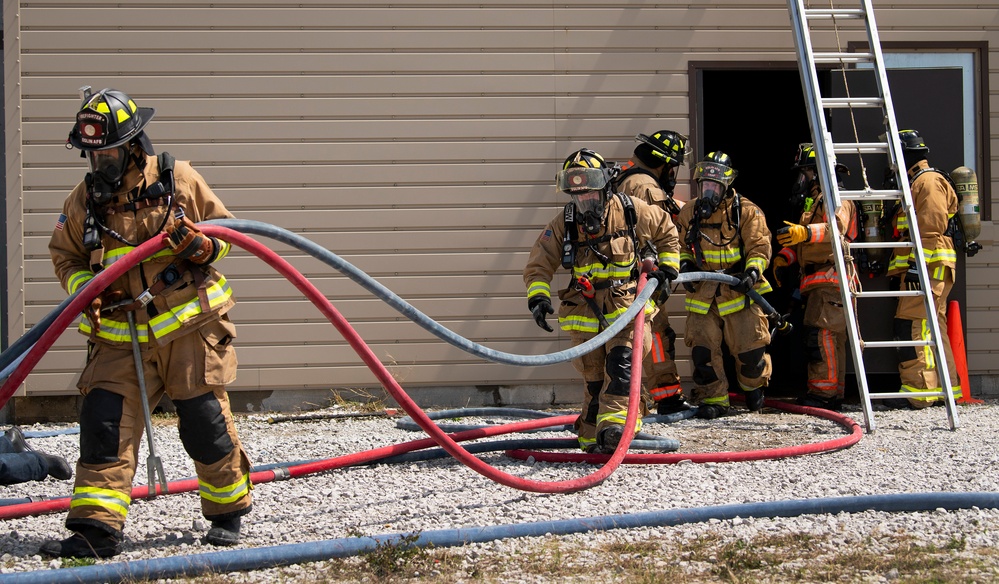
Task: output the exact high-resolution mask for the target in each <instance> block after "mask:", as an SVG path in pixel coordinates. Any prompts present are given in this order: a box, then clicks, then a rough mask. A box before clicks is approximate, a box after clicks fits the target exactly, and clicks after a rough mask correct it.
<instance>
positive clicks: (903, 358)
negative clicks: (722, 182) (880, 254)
mask: <svg viewBox="0 0 999 584" xmlns="http://www.w3.org/2000/svg"><path fill="white" fill-rule="evenodd" d="M944 278H945V279H943V280H937V279H935V278H932V277H931V278H930V286H931V288H932V291H933V302H934V304H935V305H936V312H937V313H936V319H937V324H938V326H939V327H940V336H941V339H940V340H941V341H942V343H943V350H944V355H945V357H946V359H947V371H948V373H949V377H950V385H951V391H952V393H953V394H954V399H958V398H960V397H961V382H960V380H959V378H958V375H957V365H956V364H955V363H954V351H953V350H952V349H951V346H950V337H949V336H948V335H947V296H948V295H950V291H951V288H953V287H954V281H953V279H952V277H951V275H950V273H949V272H948V273H947V274H946V275H945V276H944ZM904 285H905V282H904V281H903V282H902V283H901V284H900V286H904ZM929 338H930V328H929V325H928V323H927V321H926V305H925V303H924V302H923V298H922V296H911V297H901V298H899V299H898V308H897V309H896V310H895V339H896V340H909V339H911V340H913V341H922V340H929ZM898 354H899V357H898V360H899V363H898V373H899V376H900V377H901V378H902V388H901V389H900V391H903V392H912V393H919V392H921V391H922V392H925V391H941V390H942V388H943V385H942V382H941V381H940V377H939V375H938V372H937V371H938V370H937V364H936V360H935V359H934V354H933V350H932V349H931V348H930V347H928V346H925V347H899V349H898ZM942 400H943V398H939V397H932V398H910V399H909V403H911V404H912V405H913V406H915V407H917V408H925V407H927V406H929V405H932V403H933V402H935V401H942Z"/></svg>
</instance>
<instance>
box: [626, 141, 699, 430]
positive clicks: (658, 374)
mask: <svg viewBox="0 0 999 584" xmlns="http://www.w3.org/2000/svg"><path fill="white" fill-rule="evenodd" d="M635 139H636V140H637V141H638V142H639V144H638V145H637V146H635V152H634V156H632V157H631V160H629V161H628V162H627V163H625V164H624V165H623V166H622V167H621V173H620V174H619V175H618V176H617V177H616V178H615V179H614V184H615V186H616V190H617V191H618V192H621V193H624V194H626V195H631V196H632V197H634V198H636V199H641V200H643V201H645V202H646V203H648V204H649V205H654V206H657V207H659V208H661V209H663V210H664V211H666V212H667V213H669V214H670V215H671V217H670V218H671V219H673V220H674V222H675V220H676V215H677V214H678V213H679V212H680V205H679V204H677V203H676V201H674V200H673V189H674V188H675V187H676V174H677V171H678V170H679V168H680V166H682V165H683V163H684V157H685V156H689V155H690V150H689V146H688V141H687V137H686V136H684V135H682V134H678V133H677V132H673V131H670V130H661V131H659V132H656V133H655V134H652V135H651V136H646V135H645V134H639V135H638V136H637V137H636V138H635ZM675 343H676V332H674V331H673V327H671V326H670V325H669V313H668V312H667V311H666V307H665V306H661V307H660V309H659V312H658V313H657V314H656V317H655V319H653V321H652V349H651V350H650V351H649V353H648V354H647V355H646V357H645V361H644V362H643V363H642V374H643V376H644V386H645V389H646V391H648V393H649V395H650V397H651V398H652V400H653V402H655V404H656V413H659V414H671V413H674V412H681V411H684V410H689V409H690V405H689V404H687V402H686V401H685V400H684V397H683V388H682V387H681V386H680V374H679V373H678V372H677V369H676V362H675V358H676V348H675Z"/></svg>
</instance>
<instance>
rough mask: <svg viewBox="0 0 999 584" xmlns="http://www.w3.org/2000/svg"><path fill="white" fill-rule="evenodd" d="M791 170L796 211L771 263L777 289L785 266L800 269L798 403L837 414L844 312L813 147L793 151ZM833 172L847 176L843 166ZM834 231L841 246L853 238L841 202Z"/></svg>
mask: <svg viewBox="0 0 999 584" xmlns="http://www.w3.org/2000/svg"><path fill="white" fill-rule="evenodd" d="M792 170H794V171H796V172H797V174H798V176H797V180H795V182H794V185H793V186H792V187H791V202H792V207H794V208H795V209H800V211H801V215H800V218H799V219H798V222H797V223H790V222H787V221H785V222H784V223H785V224H786V225H787V226H786V227H782V228H781V229H779V230H777V241H778V242H779V243H780V244H781V245H782V246H784V247H783V249H781V250H780V252H778V254H777V255H776V256H775V257H774V261H773V272H774V281H775V282H776V284H777V286H788V285H791V284H790V282H789V281H788V280H789V277H788V271H789V266H793V265H795V264H798V266H800V268H801V282H800V284H799V288H800V290H801V295H802V298H803V299H804V303H805V315H804V318H803V324H804V327H805V355H806V358H807V360H808V387H807V389H806V393H805V395H804V396H802V397H801V398H800V399H799V400H798V403H799V404H800V405H803V406H810V407H813V408H823V409H827V410H834V411H839V410H840V409H841V407H842V405H843V394H844V388H845V384H846V310H845V309H844V307H843V300H842V295H841V292H840V286H841V285H842V281H843V280H842V279H841V278H840V277H839V274H837V273H836V265H835V263H834V257H835V256H834V255H833V249H832V237H831V236H830V235H829V234H828V233H827V232H826V230H827V229H829V216H828V213H827V212H826V205H825V198H824V197H823V196H822V188H821V185H820V184H819V178H818V173H817V168H816V162H815V147H814V145H813V144H810V143H805V144H800V145H799V146H798V152H797V154H796V155H795V158H794V166H792ZM836 172H837V174H839V173H845V174H849V173H850V171H849V169H848V168H847V167H846V165H844V164H840V163H837V164H836ZM835 215H836V228H837V229H839V232H840V234H841V235H842V237H843V239H844V240H846V241H853V240H854V239H856V238H857V213H856V210H855V207H854V204H853V201H843V202H842V205H841V206H840V208H839V209H838V210H836V213H835ZM845 263H846V268H847V272H848V278H847V281H848V282H852V281H854V280H855V279H856V270H855V269H854V266H853V260H852V259H851V258H849V257H847V258H846V260H845Z"/></svg>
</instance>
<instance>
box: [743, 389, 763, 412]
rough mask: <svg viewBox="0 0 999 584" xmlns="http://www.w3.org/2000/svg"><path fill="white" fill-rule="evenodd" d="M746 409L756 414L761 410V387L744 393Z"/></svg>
mask: <svg viewBox="0 0 999 584" xmlns="http://www.w3.org/2000/svg"><path fill="white" fill-rule="evenodd" d="M746 409H748V410H749V411H751V412H758V411H760V410H762V409H763V388H762V387H757V388H756V389H754V390H753V391H747V392H746Z"/></svg>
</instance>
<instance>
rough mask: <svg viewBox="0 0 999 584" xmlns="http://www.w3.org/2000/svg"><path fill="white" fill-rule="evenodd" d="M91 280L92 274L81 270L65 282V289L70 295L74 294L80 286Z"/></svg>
mask: <svg viewBox="0 0 999 584" xmlns="http://www.w3.org/2000/svg"><path fill="white" fill-rule="evenodd" d="M93 279H94V273H93V272H91V271H90V270H82V271H79V272H76V273H75V274H73V275H72V276H70V277H69V280H67V281H66V288H67V289H68V290H69V293H70V294H74V293H76V291H77V290H79V289H80V286H83V285H84V284H86V283H87V282H89V281H91V280H93Z"/></svg>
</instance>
